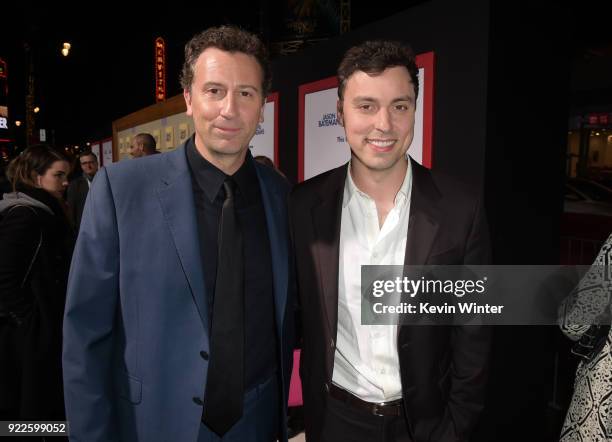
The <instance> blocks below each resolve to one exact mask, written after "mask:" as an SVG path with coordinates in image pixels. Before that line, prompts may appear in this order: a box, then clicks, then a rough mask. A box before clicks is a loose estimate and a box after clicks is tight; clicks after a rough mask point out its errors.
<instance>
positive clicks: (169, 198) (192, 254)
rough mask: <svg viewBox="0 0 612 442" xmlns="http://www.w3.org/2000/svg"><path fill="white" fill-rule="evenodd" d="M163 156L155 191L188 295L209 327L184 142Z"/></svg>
mask: <svg viewBox="0 0 612 442" xmlns="http://www.w3.org/2000/svg"><path fill="white" fill-rule="evenodd" d="M164 157H165V158H164V160H166V164H165V166H166V167H165V168H164V169H163V170H164V172H165V173H164V176H163V177H162V179H161V183H160V185H159V187H158V189H157V195H158V197H159V202H160V204H161V207H162V211H163V214H164V218H165V219H166V222H167V223H168V227H169V229H170V236H171V238H172V241H173V242H174V246H175V247H176V252H177V254H178V257H179V259H180V261H181V266H182V268H183V272H184V273H185V277H186V278H187V281H188V283H189V288H190V289H191V296H192V298H193V301H194V303H195V304H196V307H197V309H198V313H199V315H200V319H201V320H202V324H203V325H204V330H208V326H207V324H208V306H207V304H206V303H205V302H204V300H205V299H206V293H205V286H204V275H203V274H202V273H203V270H202V258H201V256H200V248H199V241H198V237H199V233H198V226H197V218H196V210H195V204H194V201H193V186H192V184H191V174H190V172H189V168H188V166H187V158H186V155H185V149H184V146H183V147H180V148H178V149H176V150H175V151H173V152H172V153H169V154H166V155H164Z"/></svg>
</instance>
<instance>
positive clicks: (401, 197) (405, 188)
mask: <svg viewBox="0 0 612 442" xmlns="http://www.w3.org/2000/svg"><path fill="white" fill-rule="evenodd" d="M352 161H353V160H352V159H351V160H350V161H349V164H348V170H347V171H346V181H345V182H344V196H343V198H342V208H345V207H346V206H348V204H349V203H350V202H351V199H352V198H353V197H354V196H356V195H358V196H360V197H362V198H367V199H371V197H370V196H369V195H368V194H367V193H365V192H362V191H361V190H359V188H358V187H357V185H356V184H355V181H353V177H352V175H351V162H352ZM411 190H412V160H411V159H410V158H408V167H406V175H404V181H403V182H402V185H401V186H400V188H399V191H398V192H397V194H396V195H395V205H398V204H402V203H403V202H405V201H407V200H408V197H409V196H410V192H411Z"/></svg>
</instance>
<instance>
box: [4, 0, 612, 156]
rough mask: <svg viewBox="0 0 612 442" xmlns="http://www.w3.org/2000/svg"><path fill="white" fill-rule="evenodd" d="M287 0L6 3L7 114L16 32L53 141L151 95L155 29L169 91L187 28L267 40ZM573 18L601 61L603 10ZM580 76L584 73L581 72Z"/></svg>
mask: <svg viewBox="0 0 612 442" xmlns="http://www.w3.org/2000/svg"><path fill="white" fill-rule="evenodd" d="M290 1H291V0H251V1H244V0H231V1H230V0H228V1H223V2H200V4H201V5H202V6H193V5H194V4H195V5H197V4H198V3H197V2H196V3H192V4H191V5H189V6H186V5H182V4H178V3H176V2H170V3H168V4H167V5H164V6H161V7H157V8H154V7H152V8H147V9H146V11H147V12H146V15H142V10H141V11H140V12H138V13H136V12H133V11H126V10H125V9H122V8H118V7H117V6H115V7H112V6H111V5H110V4H109V3H106V2H98V5H96V3H95V2H91V3H90V4H88V5H87V6H86V7H85V6H81V7H80V8H75V7H73V6H70V7H69V6H65V8H69V10H66V9H62V7H61V6H58V5H53V6H39V5H35V4H34V3H33V2H29V1H23V2H20V3H19V5H21V6H11V7H10V9H9V10H8V11H4V12H3V14H2V16H1V18H0V22H2V23H3V24H2V27H3V32H2V38H1V39H0V58H4V59H5V60H6V61H7V62H8V74H9V113H10V118H11V120H14V119H21V120H24V119H25V111H24V108H25V98H24V97H25V64H26V63H25V56H24V50H23V42H24V41H25V40H29V41H31V42H32V47H33V54H34V63H35V75H36V97H37V104H38V105H39V106H40V107H41V109H42V111H41V113H40V114H39V115H38V116H37V119H38V120H39V121H40V122H41V124H42V125H43V126H45V127H46V128H47V129H51V128H54V129H55V141H56V144H58V145H63V144H82V143H84V142H86V141H92V140H96V139H101V138H104V137H108V136H110V135H111V122H112V121H113V120H115V119H117V118H120V117H122V116H124V115H127V114H129V113H131V112H134V111H137V110H139V109H141V108H143V107H145V106H148V105H150V104H153V103H154V102H155V99H154V73H153V42H154V39H155V37H157V36H162V37H164V38H165V39H166V44H167V46H168V53H167V63H168V69H167V88H168V94H167V95H168V97H170V96H172V95H175V94H178V93H180V89H179V85H178V74H179V70H180V66H181V64H182V61H183V46H184V44H185V42H186V41H187V40H188V39H189V38H190V37H191V36H193V35H194V34H195V33H196V32H199V31H201V30H203V29H205V28H206V27H208V26H211V25H219V24H224V23H233V24H238V25H240V26H242V27H244V28H246V29H250V30H252V31H255V32H259V31H262V30H263V32H264V37H265V38H269V39H271V40H276V39H278V34H279V33H280V31H279V30H278V29H277V28H275V26H278V23H282V18H283V17H282V14H283V8H284V7H285V6H286V4H287V3H288V2H290ZM319 1H320V2H321V3H325V1H324V0H319ZM329 1H333V0H329ZM418 3H422V1H414V0H411V1H403V2H397V0H377V1H376V2H375V7H374V6H373V3H372V2H359V1H353V2H352V5H351V24H352V28H353V29H355V28H358V27H360V26H362V25H364V24H367V23H370V22H373V21H376V20H379V19H382V18H384V17H387V16H389V15H392V14H394V13H397V12H399V11H400V10H403V9H406V8H408V7H409V6H410V5H412V4H418ZM575 4H576V5H579V4H578V3H577V2H576V3H575ZM609 9H610V8H609V7H608V8H607V10H609ZM120 11H121V12H120ZM156 11H157V12H156ZM156 13H157V15H155V14H156ZM572 17H573V21H572V29H571V30H570V32H571V33H572V41H573V45H574V46H573V48H568V49H569V50H573V51H575V53H576V56H575V59H576V60H578V62H579V63H583V62H584V60H583V59H584V57H585V56H584V54H585V53H587V58H588V56H589V55H588V53H589V51H591V50H592V49H593V48H594V50H595V51H600V52H601V51H603V52H604V57H603V58H604V59H605V60H608V62H609V60H611V59H612V50H611V48H612V38H610V35H611V33H610V29H611V27H610V26H609V24H608V23H607V17H609V15H608V14H606V13H603V12H602V10H601V9H600V8H589V9H586V8H584V7H583V6H576V7H574V8H573V11H572ZM468 25H469V24H466V26H468ZM4 30H6V32H4ZM517 32H520V30H519V29H517ZM63 41H70V42H71V43H72V50H71V53H70V56H69V57H62V56H61V55H60V49H61V43H62V42H63ZM534 45H535V46H537V42H535V43H534ZM535 46H534V47H535ZM536 49H540V48H536ZM544 50H545V48H544ZM606 51H607V52H609V53H607V52H606ZM600 55H601V54H600ZM595 56H597V54H596V55H595ZM587 64H588V63H587ZM609 64H611V65H612V63H609ZM568 68H569V69H572V67H568ZM586 76H587V79H588V76H589V74H588V72H587V73H586ZM582 83H583V84H584V82H582ZM587 83H588V81H587ZM587 100H588V98H587Z"/></svg>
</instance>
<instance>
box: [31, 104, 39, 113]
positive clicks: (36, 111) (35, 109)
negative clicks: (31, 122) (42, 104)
mask: <svg viewBox="0 0 612 442" xmlns="http://www.w3.org/2000/svg"><path fill="white" fill-rule="evenodd" d="M32 110H33V111H34V113H35V114H37V113H39V112H40V108H39V107H38V106H36V107H35V108H34V109H32Z"/></svg>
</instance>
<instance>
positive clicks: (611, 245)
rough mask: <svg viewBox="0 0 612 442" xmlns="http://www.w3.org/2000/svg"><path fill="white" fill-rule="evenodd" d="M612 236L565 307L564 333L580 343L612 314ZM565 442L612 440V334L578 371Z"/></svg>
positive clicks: (564, 436) (566, 419)
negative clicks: (588, 331)
mask: <svg viewBox="0 0 612 442" xmlns="http://www.w3.org/2000/svg"><path fill="white" fill-rule="evenodd" d="M611 277H612V235H610V237H609V238H608V239H607V241H606V242H605V243H604V245H603V247H602V248H601V250H600V252H599V255H598V256H597V258H596V260H595V262H594V263H593V266H592V267H591V270H589V272H587V274H586V275H585V276H584V277H583V278H582V280H581V281H580V284H579V285H578V287H577V289H576V290H575V291H574V293H573V295H574V296H573V297H571V298H572V300H571V302H568V303H567V304H566V305H564V306H563V311H562V316H561V318H562V324H561V330H562V331H563V333H565V334H566V335H567V336H568V337H569V338H570V339H572V340H574V341H578V340H579V339H580V338H581V337H582V335H583V334H584V333H585V332H586V331H587V330H588V329H589V327H590V325H589V324H591V323H597V322H600V321H595V319H596V318H598V317H599V318H601V317H604V315H606V314H607V315H609V314H610V312H611V305H610V295H611V294H612V293H611V292H612V282H611V279H610V278H611ZM560 440H561V442H574V441H576V442H600V441H602V442H603V441H610V440H612V332H609V333H608V336H607V338H606V342H605V345H604V346H603V348H602V349H601V351H599V352H598V353H597V354H596V355H595V356H594V357H593V358H591V359H590V360H589V361H582V362H580V364H579V365H578V369H577V370H576V380H575V383H574V395H573V396H572V402H571V404H570V406H569V410H568V412H567V416H566V417H565V423H564V424H563V429H562V430H561V439H560Z"/></svg>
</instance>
